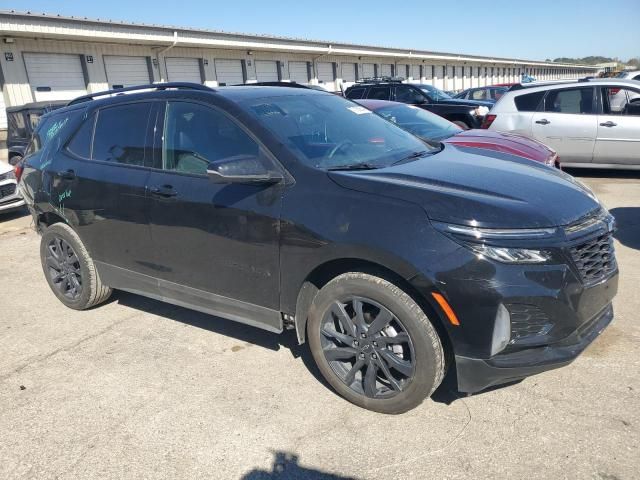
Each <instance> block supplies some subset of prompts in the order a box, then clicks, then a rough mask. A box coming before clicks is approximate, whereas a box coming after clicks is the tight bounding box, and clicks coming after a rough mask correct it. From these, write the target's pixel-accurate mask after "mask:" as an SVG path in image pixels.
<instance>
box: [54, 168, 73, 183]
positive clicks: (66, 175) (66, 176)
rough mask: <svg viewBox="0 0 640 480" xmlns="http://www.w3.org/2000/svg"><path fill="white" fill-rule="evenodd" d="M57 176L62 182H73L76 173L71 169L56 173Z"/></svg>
mask: <svg viewBox="0 0 640 480" xmlns="http://www.w3.org/2000/svg"><path fill="white" fill-rule="evenodd" d="M57 175H58V177H60V178H62V179H63V180H73V179H74V178H76V172H74V171H73V170H71V169H69V170H64V171H62V172H58V173H57Z"/></svg>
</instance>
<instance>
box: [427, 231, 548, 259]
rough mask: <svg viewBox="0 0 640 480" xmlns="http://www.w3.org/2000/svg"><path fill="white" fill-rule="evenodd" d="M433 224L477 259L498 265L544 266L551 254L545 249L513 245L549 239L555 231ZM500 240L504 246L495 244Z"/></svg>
mask: <svg viewBox="0 0 640 480" xmlns="http://www.w3.org/2000/svg"><path fill="white" fill-rule="evenodd" d="M433 225H434V226H435V228H436V229H437V230H439V231H441V232H442V233H444V234H446V235H448V236H449V237H451V238H453V239H454V240H455V241H457V242H458V243H460V244H461V245H463V246H465V247H467V248H468V249H469V250H471V251H473V252H474V253H475V254H477V255H478V256H479V257H485V258H490V259H492V260H495V261H497V262H501V263H544V262H546V261H548V260H550V259H551V256H552V255H551V253H550V252H548V251H546V250H543V249H537V248H522V247H520V246H517V245H513V244H514V243H521V242H522V241H539V240H544V239H549V238H552V237H553V236H555V235H556V234H557V229H556V228H480V227H470V226H467V225H456V224H450V223H441V222H433ZM501 241H503V242H505V245H495V243H501ZM487 242H490V243H492V244H493V245H488V244H487ZM507 245H508V246H507Z"/></svg>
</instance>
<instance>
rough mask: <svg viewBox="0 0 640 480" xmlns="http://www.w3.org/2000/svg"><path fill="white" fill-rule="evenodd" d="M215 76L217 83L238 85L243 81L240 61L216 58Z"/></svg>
mask: <svg viewBox="0 0 640 480" xmlns="http://www.w3.org/2000/svg"><path fill="white" fill-rule="evenodd" d="M215 65H216V78H217V80H218V84H219V85H238V84H241V83H244V78H243V76H242V61H240V60H226V59H222V58H216V61H215Z"/></svg>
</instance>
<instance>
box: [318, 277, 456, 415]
mask: <svg viewBox="0 0 640 480" xmlns="http://www.w3.org/2000/svg"><path fill="white" fill-rule="evenodd" d="M308 322H309V324H308V328H307V332H308V338H309V346H310V349H311V353H312V354H313V357H314V359H315V361H316V364H317V365H318V368H319V369H320V372H321V373H322V375H323V376H324V378H325V379H326V380H327V382H329V384H331V386H332V387H333V388H334V389H335V390H336V392H338V393H339V394H340V395H342V396H343V397H344V398H346V399H347V400H349V401H350V402H352V403H354V404H356V405H358V406H360V407H363V408H366V409H369V410H373V411H376V412H381V413H389V414H397V413H403V412H406V411H408V410H411V409H412V408H414V407H416V406H418V405H420V403H422V401H423V400H424V399H425V398H427V397H429V396H431V394H432V393H433V391H434V390H435V389H436V388H437V387H438V386H439V385H440V383H441V381H442V378H443V376H444V367H445V365H444V363H445V362H444V352H443V349H442V343H441V341H440V338H439V337H438V334H437V332H436V330H435V328H434V327H433V325H432V324H431V322H430V321H429V319H428V317H427V316H426V314H425V313H424V311H423V310H422V309H421V308H420V306H419V305H418V304H417V303H416V302H415V301H414V300H413V299H412V298H411V297H410V296H409V295H407V293H406V292H404V291H403V290H401V289H400V288H398V287H397V286H396V285H394V284H393V283H391V282H389V281H387V280H385V279H383V278H380V277H377V276H373V275H369V274H366V273H357V272H353V273H345V274H342V275H340V276H338V277H336V278H334V279H333V280H331V281H330V282H329V283H327V284H326V285H325V286H324V287H323V288H322V289H321V290H320V291H319V292H318V294H317V295H316V298H315V299H314V301H313V304H312V306H311V309H310V311H309V320H308Z"/></svg>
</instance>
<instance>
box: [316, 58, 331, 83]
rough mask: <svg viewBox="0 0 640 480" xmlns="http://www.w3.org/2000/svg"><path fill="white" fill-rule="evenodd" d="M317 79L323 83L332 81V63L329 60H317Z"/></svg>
mask: <svg viewBox="0 0 640 480" xmlns="http://www.w3.org/2000/svg"><path fill="white" fill-rule="evenodd" d="M316 67H317V70H318V80H319V81H320V82H323V83H329V82H333V80H334V78H333V63H331V62H318V63H317V65H316Z"/></svg>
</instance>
